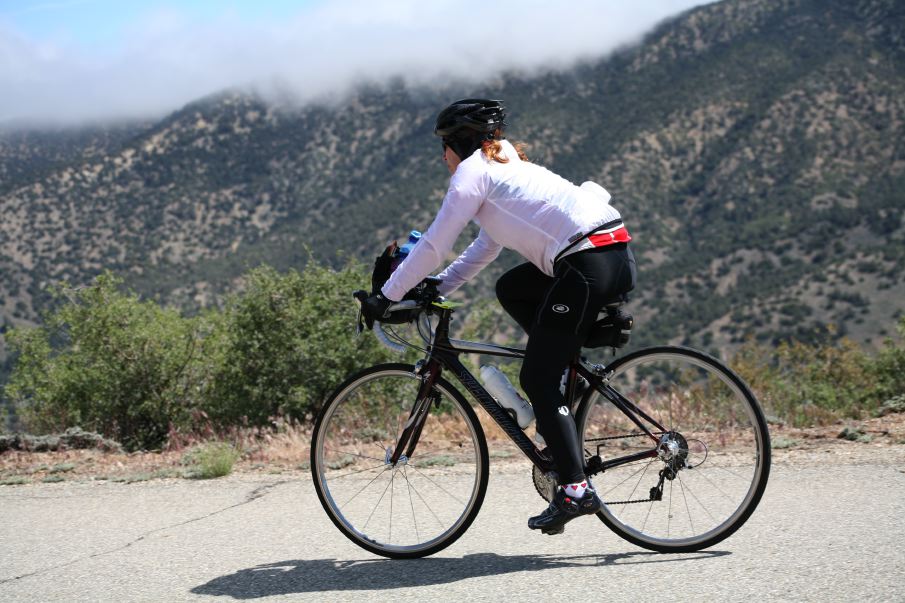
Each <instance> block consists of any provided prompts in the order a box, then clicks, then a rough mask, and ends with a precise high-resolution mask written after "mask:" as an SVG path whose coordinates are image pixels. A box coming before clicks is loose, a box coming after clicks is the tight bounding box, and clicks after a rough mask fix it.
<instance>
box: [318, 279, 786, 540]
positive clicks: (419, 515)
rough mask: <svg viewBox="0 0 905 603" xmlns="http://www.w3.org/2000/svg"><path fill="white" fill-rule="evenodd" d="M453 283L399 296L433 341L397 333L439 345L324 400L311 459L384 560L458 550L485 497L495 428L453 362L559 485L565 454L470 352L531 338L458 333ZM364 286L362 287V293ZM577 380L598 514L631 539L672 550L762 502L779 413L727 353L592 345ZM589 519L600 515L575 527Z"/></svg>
mask: <svg viewBox="0 0 905 603" xmlns="http://www.w3.org/2000/svg"><path fill="white" fill-rule="evenodd" d="M439 282H440V281H439V280H438V279H435V278H433V277H429V278H427V279H425V281H424V282H423V283H422V284H421V285H420V286H419V288H418V294H417V296H416V299H411V300H407V301H403V302H400V303H398V304H395V305H393V306H391V308H390V311H391V312H402V313H405V314H403V316H405V317H407V318H408V319H410V320H414V321H415V322H416V324H417V326H418V334H419V336H420V338H421V339H422V340H423V343H424V345H423V346H419V345H417V344H414V343H412V342H410V341H407V340H405V339H403V338H401V337H399V336H398V334H396V333H395V331H393V330H392V328H390V330H389V331H388V332H389V333H391V334H393V336H394V337H397V338H398V342H399V343H401V344H404V345H406V346H411V347H417V348H418V349H420V350H422V351H423V352H424V354H425V356H424V358H423V359H421V360H419V361H418V362H416V363H415V364H414V365H410V364H404V363H389V364H378V365H376V366H372V367H370V368H367V369H365V370H362V371H360V372H358V373H356V374H354V375H352V376H350V377H349V378H348V379H347V380H346V381H345V382H344V383H342V384H341V385H340V386H339V387H338V388H337V389H336V391H335V392H334V393H333V394H332V395H331V397H330V398H329V399H328V400H327V402H326V403H325V405H324V407H323V409H322V410H321V412H320V414H319V416H318V418H317V421H316V423H315V428H314V432H313V436H312V442H311V471H312V476H313V478H314V486H315V489H316V490H317V495H318V498H319V499H320V501H321V504H322V505H323V507H324V510H325V511H326V512H327V515H328V516H329V517H330V519H331V520H332V521H333V523H334V524H335V525H336V527H337V528H339V530H340V531H341V532H342V533H343V534H345V535H346V536H347V537H348V538H349V539H350V540H351V541H352V542H354V543H355V544H357V545H358V546H360V547H362V548H364V549H366V550H368V551H371V552H372V553H376V554H378V555H382V556H385V557H391V558H416V557H423V556H427V555H431V554H433V553H436V552H438V551H440V550H442V549H444V548H445V547H447V546H449V545H450V544H452V543H453V542H455V541H456V540H457V539H458V538H459V537H460V536H462V534H463V533H465V531H466V530H467V529H468V527H469V526H470V525H471V523H472V522H473V521H474V519H475V517H476V516H477V514H478V511H479V510H480V508H481V504H482V503H483V501H484V494H485V492H486V489H487V479H488V473H489V457H488V451H487V441H486V439H485V436H484V431H483V429H482V427H481V424H480V422H479V421H478V418H477V416H476V414H475V412H474V410H473V409H472V407H471V405H470V404H469V403H468V402H467V401H466V399H465V397H464V396H463V395H462V393H461V392H460V390H459V389H458V388H457V387H456V386H454V385H453V384H452V383H451V382H450V381H448V380H447V379H446V378H445V377H444V374H451V375H452V376H453V377H454V378H455V380H456V381H457V382H458V383H459V384H460V385H461V386H462V387H463V388H464V389H465V390H466V391H467V392H468V393H469V394H471V396H472V397H473V398H474V399H475V401H477V403H478V404H479V405H480V406H481V407H483V408H484V410H485V411H486V412H487V414H489V415H490V417H491V418H492V419H493V421H495V422H496V423H497V424H498V425H499V427H500V428H501V429H502V431H503V432H504V433H505V434H506V435H507V436H508V437H509V438H510V439H511V440H512V441H513V442H514V443H515V445H516V446H517V447H518V449H519V450H521V451H522V453H524V455H525V456H526V457H527V458H528V459H529V460H530V461H531V463H532V465H533V469H532V474H533V480H534V485H535V488H536V489H537V492H538V493H539V494H540V495H541V496H542V497H543V498H544V499H545V500H548V501H549V500H550V499H551V498H552V496H553V493H554V488H555V487H556V484H557V481H556V473H555V468H554V464H553V462H552V459H551V457H550V455H549V454H548V453H547V452H546V451H545V450H542V449H540V448H539V447H538V446H536V445H535V444H534V442H533V441H532V439H531V438H530V437H529V434H528V433H526V432H525V431H522V429H520V428H519V425H518V423H517V422H516V421H515V419H514V418H513V417H512V416H511V415H510V413H509V412H507V410H506V409H505V408H503V407H502V406H500V404H498V403H497V401H496V400H495V399H494V398H493V396H491V395H490V394H489V393H488V392H487V390H485V389H484V387H483V386H482V385H481V383H480V382H479V381H478V380H477V379H475V377H474V376H473V375H472V374H471V373H470V372H469V371H468V369H467V368H466V367H465V366H464V365H463V364H462V362H461V361H460V360H459V355H460V354H463V353H464V354H480V355H482V356H499V357H502V358H509V359H519V358H523V357H524V350H522V349H518V348H513V347H507V346H501V345H495V344H492V343H482V342H472V341H460V340H456V339H451V338H450V333H449V329H450V320H451V316H452V314H453V311H454V308H455V306H456V305H457V304H454V303H452V302H449V301H448V300H445V299H444V298H442V297H441V296H439V294H438V293H437V285H438V284H439ZM365 295H366V294H365V293H364V292H361V291H359V292H356V297H358V299H359V300H361V299H363V298H364V296H365ZM378 326H379V325H378ZM375 331H377V329H375ZM582 379H583V380H584V382H585V383H586V385H587V388H586V389H585V390H584V391H581V387H580V384H581V383H582ZM564 387H565V394H566V396H567V397H566V399H567V400H573V402H572V410H573V416H574V417H575V419H576V425H577V428H578V432H579V436H580V440H581V442H582V447H583V450H584V459H585V473H586V474H587V475H588V477H589V478H592V479H593V480H594V483H595V488H596V490H597V493H598V496H599V497H600V499H601V500H602V501H603V506H602V507H601V510H600V512H599V513H598V514H597V516H598V517H599V519H600V520H601V521H602V522H603V523H604V524H606V526H607V527H608V528H610V529H611V530H612V531H614V532H615V533H616V534H618V535H619V536H621V537H622V538H624V539H626V540H628V541H629V542H632V543H634V544H636V545H638V546H640V547H643V548H646V549H650V550H654V551H659V552H664V553H668V552H689V551H697V550H700V549H704V548H707V547H711V546H713V545H715V544H716V543H718V542H720V541H722V540H723V539H725V538H727V537H728V536H730V535H731V534H732V533H734V532H735V531H736V530H738V528H739V527H741V526H742V524H744V523H745V521H746V520H747V519H748V518H749V517H750V516H751V513H752V512H753V511H754V509H755V507H757V504H758V502H759V501H760V499H761V496H762V495H763V492H764V488H765V487H766V484H767V478H768V475H769V470H770V439H769V433H768V430H767V424H766V421H765V419H764V414H763V411H762V410H761V408H760V406H759V405H758V402H757V400H756V399H755V397H754V395H753V394H752V393H751V391H750V389H749V388H748V387H747V385H746V384H745V383H744V382H743V381H742V379H740V378H739V377H738V376H737V375H736V374H735V373H734V372H732V370H730V369H729V368H727V367H726V366H724V365H723V364H722V363H721V362H720V361H718V360H717V359H715V358H712V357H711V356H709V355H707V354H704V353H701V352H699V351H695V350H693V349H689V348H684V347H676V346H658V347H651V348H646V349H641V350H638V351H635V352H632V353H630V354H627V355H625V356H622V357H619V358H617V359H615V360H614V361H612V362H610V363H609V364H606V365H603V364H596V363H593V362H589V361H588V360H586V359H584V358H583V357H578V358H576V359H575V361H574V362H573V363H572V364H571V365H570V367H569V369H568V371H567V377H566V379H565V384H564ZM576 524H578V525H576ZM582 524H583V525H582ZM579 526H582V528H581V529H584V528H586V527H587V524H586V523H584V522H583V521H579V522H574V523H572V524H570V525H569V526H568V527H569V528H570V529H578V527H579Z"/></svg>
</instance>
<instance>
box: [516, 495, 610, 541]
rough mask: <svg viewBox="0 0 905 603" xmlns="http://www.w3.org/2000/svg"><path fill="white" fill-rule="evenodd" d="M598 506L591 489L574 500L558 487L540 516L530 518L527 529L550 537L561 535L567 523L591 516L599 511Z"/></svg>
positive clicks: (598, 503)
mask: <svg viewBox="0 0 905 603" xmlns="http://www.w3.org/2000/svg"><path fill="white" fill-rule="evenodd" d="M600 504H601V503H600V499H599V498H597V493H596V492H594V490H592V489H591V488H588V489H587V490H586V491H585V493H584V496H582V497H581V498H574V497H571V496H567V495H566V491H565V490H563V489H562V487H559V488H557V489H556V494H554V495H553V500H552V501H551V502H550V506H549V507H547V509H546V510H545V511H544V512H543V513H541V514H540V515H535V516H534V517H532V518H530V519H529V520H528V527H529V528H530V529H532V530H540V531H541V532H542V533H544V534H549V535H551V536H552V535H555V534H562V533H563V531H564V530H565V525H566V524H567V523H569V522H570V521H572V520H573V519H575V518H576V517H580V516H582V515H593V514H594V513H596V512H597V511H599V510H600Z"/></svg>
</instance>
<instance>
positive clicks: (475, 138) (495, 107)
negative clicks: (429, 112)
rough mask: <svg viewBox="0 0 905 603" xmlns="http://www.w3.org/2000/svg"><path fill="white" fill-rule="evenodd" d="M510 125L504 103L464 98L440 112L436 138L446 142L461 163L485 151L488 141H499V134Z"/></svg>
mask: <svg viewBox="0 0 905 603" xmlns="http://www.w3.org/2000/svg"><path fill="white" fill-rule="evenodd" d="M507 125H508V124H507V123H506V108H505V107H504V106H503V101H500V100H491V99H488V98H464V99H462V100H457V101H456V102H454V103H452V104H451V105H449V106H448V107H447V108H445V109H443V110H442V111H440V115H438V116H437V124H436V126H435V127H434V134H436V135H437V136H440V137H442V138H443V148H446V147H447V146H448V147H449V148H451V149H452V150H453V151H454V152H455V153H456V155H458V156H459V158H460V159H465V158H466V157H469V156H470V155H471V154H472V153H474V152H475V151H476V150H477V149H479V148H481V144H482V143H483V142H484V141H485V140H494V139H495V138H497V132H498V131H500V132H501V131H502V130H503V128H505V127H506V126H507ZM500 138H502V136H500Z"/></svg>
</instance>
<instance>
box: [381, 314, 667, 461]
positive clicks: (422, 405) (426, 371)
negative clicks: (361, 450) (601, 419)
mask: <svg viewBox="0 0 905 603" xmlns="http://www.w3.org/2000/svg"><path fill="white" fill-rule="evenodd" d="M436 313H437V314H438V315H439V319H440V320H439V323H438V325H437V328H436V330H435V331H434V335H433V337H432V338H431V341H429V342H428V355H427V358H425V359H424V360H422V361H419V362H418V364H417V365H416V367H417V371H418V374H419V375H420V376H421V379H422V384H421V388H420V389H419V392H418V398H417V401H416V403H415V405H414V407H413V409H412V412H411V414H410V416H409V419H408V421H407V422H406V424H405V427H404V429H403V431H402V433H401V434H400V436H399V440H398V442H397V445H396V448H395V450H394V452H393V454H392V455H391V457H390V459H389V460H390V461H391V462H392V463H394V464H395V463H396V462H397V461H399V459H400V458H402V456H403V451H404V455H405V457H407V458H410V457H411V455H412V453H413V452H414V450H415V447H416V446H417V444H418V439H419V437H420V435H421V429H422V427H423V425H424V420H425V419H426V417H427V415H428V411H429V410H430V406H431V404H432V403H433V397H432V396H434V395H436V393H433V394H432V390H433V384H434V383H435V382H436V380H437V379H438V378H439V376H440V374H441V373H442V371H443V370H444V369H446V370H448V371H449V372H451V373H452V374H453V375H455V377H456V379H457V380H458V381H459V383H461V384H462V385H463V386H464V387H465V389H467V390H468V392H469V393H470V394H471V395H472V396H473V397H474V398H475V400H477V401H478V403H479V404H480V405H481V406H482V407H483V408H484V410H485V411H487V414H489V415H490V416H491V417H492V418H493V420H494V421H496V423H497V425H499V426H500V428H501V429H502V430H503V431H504V432H505V433H506V435H507V436H509V438H510V439H511V440H512V441H513V443H514V444H515V445H516V446H518V448H519V450H521V451H522V453H523V454H524V455H525V456H526V457H528V459H530V460H531V462H532V463H533V464H534V465H535V466H536V467H537V468H538V469H540V470H541V471H543V472H544V473H547V472H549V471H552V470H554V465H553V459H552V458H551V457H550V456H549V455H547V454H544V452H543V451H541V450H539V449H538V448H537V447H536V446H535V445H534V443H533V442H532V441H531V440H530V439H529V438H528V436H527V435H525V432H524V431H522V429H521V428H520V427H519V425H518V423H517V422H516V421H515V420H514V419H513V418H512V417H511V416H510V414H509V413H508V412H507V411H506V410H505V409H504V408H503V407H502V406H500V404H499V403H497V401H496V400H495V399H494V398H493V396H491V395H490V393H489V392H488V391H487V390H486V389H484V387H483V386H482V385H481V384H480V382H479V381H478V380H477V379H475V377H474V375H472V374H471V372H469V370H468V369H467V368H465V366H464V365H463V364H462V362H461V361H460V360H459V354H463V353H465V354H469V353H470V354H475V353H478V354H485V355H488V356H500V357H508V358H524V357H525V350H523V349H518V348H510V347H505V346H499V345H495V344H490V343H479V342H472V341H461V340H455V339H450V337H449V322H450V317H451V314H452V310H451V309H449V308H440V309H439V311H437V312H436ZM577 375H581V376H582V377H584V378H585V379H586V380H587V381H588V383H590V384H591V385H592V387H593V388H594V389H596V391H598V392H599V393H600V394H601V395H602V396H604V398H605V399H606V400H607V401H609V402H610V403H611V404H613V406H615V407H616V408H617V409H619V410H620V411H621V412H622V413H623V414H625V415H626V416H627V417H628V418H629V419H630V420H631V421H632V423H634V424H635V425H636V426H637V427H638V428H639V429H640V430H641V431H642V432H643V433H644V434H645V435H646V436H647V437H649V438H650V439H651V440H652V441H653V443H654V446H653V447H652V448H651V449H650V450H645V451H642V452H638V453H635V454H631V455H627V456H623V457H618V458H614V459H609V460H607V461H603V460H602V459H601V458H600V455H599V449H598V454H595V455H593V456H592V457H591V458H590V460H589V462H588V465H587V466H586V467H585V472H586V474H587V475H596V474H597V473H601V472H603V471H606V470H607V469H610V468H613V467H617V466H619V465H624V464H628V463H632V462H635V461H638V460H641V459H646V458H653V457H656V456H657V455H658V454H659V452H658V447H659V444H660V436H658V435H657V433H656V432H659V433H660V434H665V433H666V432H667V430H666V429H665V428H664V427H663V426H662V425H660V424H659V423H658V422H657V421H656V420H655V419H653V418H652V417H650V416H648V415H647V414H646V413H645V412H644V411H642V410H641V409H640V408H638V407H637V406H636V405H635V404H634V403H632V402H631V401H630V400H628V399H626V398H625V397H624V396H622V395H621V394H620V393H619V392H618V391H616V390H615V389H614V388H612V387H611V386H610V385H609V384H608V383H607V382H606V379H605V378H602V377H601V375H600V374H596V373H594V372H592V371H591V370H589V369H588V368H586V367H585V366H584V365H583V364H582V363H581V362H579V361H577V360H576V361H575V362H573V363H572V364H571V365H570V370H569V376H568V379H567V386H566V393H567V396H568V398H567V399H572V398H573V397H574V392H575V387H576V382H577V378H576V376H577ZM591 393H592V390H591V389H590V388H589V390H588V392H587V393H586V394H585V396H584V397H583V398H582V400H581V401H580V402H579V409H580V410H579V412H578V413H574V412H573V416H576V417H577V416H581V413H582V412H583V406H584V405H585V404H587V402H588V400H589V398H590V395H591ZM645 422H647V424H645ZM651 427H653V429H651Z"/></svg>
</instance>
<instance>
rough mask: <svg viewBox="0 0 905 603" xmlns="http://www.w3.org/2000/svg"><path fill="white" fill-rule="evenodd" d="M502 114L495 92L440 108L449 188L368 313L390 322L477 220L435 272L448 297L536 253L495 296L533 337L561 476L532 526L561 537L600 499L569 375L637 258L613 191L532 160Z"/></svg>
mask: <svg viewBox="0 0 905 603" xmlns="http://www.w3.org/2000/svg"><path fill="white" fill-rule="evenodd" d="M505 118H506V112H505V108H504V106H503V103H502V102H501V101H498V100H489V99H463V100H459V101H456V102H454V103H452V104H451V105H450V106H448V107H447V108H446V109H444V110H443V111H441V112H440V114H439V116H438V117H437V123H436V127H435V129H434V134H436V135H437V136H440V137H441V138H442V140H443V158H444V160H445V162H446V165H447V167H448V168H449V171H450V174H451V175H452V176H451V178H450V183H449V190H448V191H447V193H446V197H445V199H444V200H443V204H442V206H441V207H440V211H439V212H438V214H437V217H436V218H435V219H434V222H433V224H431V226H430V228H429V229H428V230H427V232H426V233H424V235H423V236H422V238H421V241H420V242H419V243H418V245H416V246H415V247H414V249H413V250H412V251H411V253H410V254H409V256H408V257H407V259H406V260H405V261H404V262H403V263H402V264H401V265H400V266H399V268H398V269H397V270H396V271H395V272H394V273H393V274H392V276H391V277H390V279H389V280H388V281H387V282H386V284H385V285H384V286H383V288H382V289H381V293H382V294H378V295H373V296H371V297H369V298H368V299H367V300H365V302H364V303H363V305H362V311H363V313H364V314H365V316H366V317H368V318H371V319H376V320H380V319H381V318H384V317H385V315H386V311H387V308H388V307H389V306H390V305H391V304H393V303H395V302H396V301H398V300H401V299H402V298H403V296H404V295H405V294H406V292H408V291H409V290H410V289H412V288H413V287H415V286H416V285H417V284H418V283H420V282H421V280H422V279H423V278H424V277H426V276H428V275H429V274H431V273H432V272H433V271H434V270H435V269H436V268H437V267H438V266H439V265H440V263H441V262H442V260H443V258H444V257H446V255H447V254H448V253H449V251H450V250H451V249H452V246H453V244H454V243H455V241H456V238H457V237H458V235H459V233H461V231H462V229H463V228H465V226H466V225H467V224H468V222H469V221H472V220H473V221H474V222H475V223H477V224H478V225H479V226H480V227H481V230H480V233H479V234H478V237H477V238H476V239H475V240H474V241H473V242H472V243H471V245H469V246H468V248H467V249H466V250H465V251H464V252H463V253H462V254H461V255H460V256H459V257H458V258H457V259H456V260H455V261H453V262H452V263H451V264H450V265H449V266H448V267H447V268H446V269H445V270H443V271H442V272H441V273H440V274H439V275H438V276H439V278H441V279H443V283H442V285H440V293H441V294H442V295H449V294H450V293H452V292H453V291H455V290H456V289H458V288H459V287H460V286H461V285H462V284H464V283H465V282H467V281H469V280H471V279H472V278H474V276H475V275H476V274H477V273H478V272H480V271H481V270H482V269H483V268H484V267H485V266H486V265H487V264H489V263H490V262H491V261H493V260H494V259H495V258H496V257H497V256H498V255H499V253H500V251H501V249H502V248H503V247H506V248H508V249H512V250H515V251H517V252H519V253H520V254H521V255H522V256H524V257H525V258H526V259H527V260H528V262H526V263H524V264H521V265H519V266H517V267H515V268H513V269H512V270H510V271H508V272H506V273H505V274H504V275H503V276H502V277H500V279H499V280H498V281H497V284H496V294H497V298H498V299H499V301H500V303H501V304H502V306H503V308H504V309H505V310H506V311H507V312H508V313H509V314H510V315H511V316H512V317H513V318H514V319H515V320H516V322H518V324H519V325H520V326H521V327H522V328H523V329H525V332H526V333H527V334H528V344H527V347H526V351H525V359H524V362H523V364H522V370H521V374H520V376H519V377H520V383H521V386H522V389H523V390H524V391H525V393H526V394H527V395H528V398H529V400H530V402H531V404H532V405H533V407H534V412H535V416H536V417H537V429H538V432H539V433H540V434H541V435H542V436H543V438H544V440H545V441H546V443H547V446H548V448H547V450H548V451H549V452H550V454H551V455H552V457H553V460H554V463H555V465H556V468H557V472H558V481H559V488H557V491H556V494H555V496H554V497H553V500H552V502H551V503H550V506H549V507H548V508H547V509H546V510H545V511H544V512H542V513H541V514H539V515H537V516H534V517H532V518H530V519H529V521H528V527H529V528H531V529H541V530H543V531H544V532H546V533H559V532H560V531H562V526H564V525H565V524H566V523H567V522H569V521H570V520H572V519H574V518H576V517H578V516H579V515H587V514H591V513H596V512H597V511H598V510H599V508H600V504H601V503H600V500H599V499H598V498H597V495H596V493H595V492H594V490H593V488H591V487H590V483H589V482H588V480H587V476H585V474H584V464H583V454H582V450H581V446H580V442H579V438H578V433H577V431H576V427H575V420H574V418H573V417H572V414H571V412H570V404H569V402H568V401H567V400H566V399H565V396H564V394H563V392H562V391H561V390H560V382H561V379H562V376H563V373H564V371H565V370H566V369H567V367H568V365H569V362H570V361H571V360H572V359H573V358H575V356H576V355H577V354H578V353H579V352H580V350H581V347H582V344H584V343H585V341H586V339H587V337H588V333H589V331H590V329H591V327H592V326H593V324H594V322H595V321H596V320H597V317H598V313H599V312H600V311H601V310H602V309H603V307H604V306H605V305H607V304H610V303H613V302H616V301H619V300H621V299H624V296H625V294H626V293H627V292H628V291H631V290H632V289H633V288H634V286H635V261H634V258H633V257H632V253H631V250H630V249H629V248H628V242H629V241H630V240H631V237H630V236H629V234H628V231H627V230H626V228H625V226H624V225H623V223H622V219H621V216H620V214H619V212H618V211H616V209H615V208H613V207H612V206H611V205H610V204H609V199H610V195H609V193H607V192H606V191H605V190H604V189H603V188H602V187H600V186H598V185H596V184H594V183H592V182H586V183H584V184H582V185H581V186H575V185H574V184H572V183H571V182H569V181H567V180H565V179H563V178H561V177H560V176H558V175H556V174H554V173H553V172H551V171H549V170H547V169H545V168H543V167H540V166H538V165H535V164H532V163H530V162H529V161H528V159H527V157H525V155H524V154H523V153H522V152H521V149H517V148H516V147H514V146H513V145H512V144H510V143H509V141H507V140H506V139H505V136H504V131H505V127H506V126H507V125H508V124H507V122H506V121H505Z"/></svg>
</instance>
